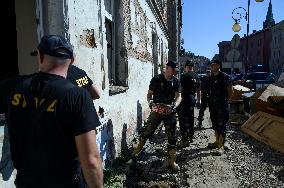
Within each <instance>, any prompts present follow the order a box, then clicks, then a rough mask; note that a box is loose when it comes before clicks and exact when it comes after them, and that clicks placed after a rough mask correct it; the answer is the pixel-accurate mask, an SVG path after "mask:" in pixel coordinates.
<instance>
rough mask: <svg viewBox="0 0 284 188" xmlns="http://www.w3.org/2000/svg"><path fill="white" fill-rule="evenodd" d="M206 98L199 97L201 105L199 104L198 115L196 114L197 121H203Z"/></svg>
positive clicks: (206, 103)
mask: <svg viewBox="0 0 284 188" xmlns="http://www.w3.org/2000/svg"><path fill="white" fill-rule="evenodd" d="M208 98H209V97H208V96H202V97H201V104H200V109H199V114H198V120H199V121H203V119H204V118H203V117H204V112H205V110H206V108H207V106H208Z"/></svg>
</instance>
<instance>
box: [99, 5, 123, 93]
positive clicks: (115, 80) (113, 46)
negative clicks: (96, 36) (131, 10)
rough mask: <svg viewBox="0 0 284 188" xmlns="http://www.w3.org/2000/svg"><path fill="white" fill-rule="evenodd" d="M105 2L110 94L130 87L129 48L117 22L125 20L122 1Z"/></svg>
mask: <svg viewBox="0 0 284 188" xmlns="http://www.w3.org/2000/svg"><path fill="white" fill-rule="evenodd" d="M104 3H105V30H106V33H105V37H106V43H107V44H106V48H107V64H108V75H107V76H108V80H109V95H115V94H119V93H122V92H125V91H126V90H127V89H128V87H127V84H128V83H127V78H128V61H127V60H128V58H127V49H126V48H125V46H123V44H124V43H123V41H124V38H123V35H121V33H122V32H124V30H123V28H122V27H121V26H120V25H119V24H117V23H116V22H117V20H123V19H122V17H123V15H122V14H120V13H119V9H120V8H121V6H122V3H121V1H117V0H104ZM115 3H117V5H116V4H115ZM117 49H119V50H117Z"/></svg>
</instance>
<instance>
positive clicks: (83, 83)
mask: <svg viewBox="0 0 284 188" xmlns="http://www.w3.org/2000/svg"><path fill="white" fill-rule="evenodd" d="M66 79H67V80H69V81H70V82H72V83H73V84H74V85H76V86H78V87H83V88H85V89H87V90H88V92H89V93H90V95H91V97H92V98H93V100H95V99H99V98H100V92H99V89H98V88H97V87H96V85H95V84H94V83H93V81H92V80H91V78H89V76H88V75H87V73H86V72H85V71H84V70H82V69H80V68H78V67H76V66H74V65H70V66H69V69H68V72H67V77H66Z"/></svg>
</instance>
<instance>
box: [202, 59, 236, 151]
mask: <svg viewBox="0 0 284 188" xmlns="http://www.w3.org/2000/svg"><path fill="white" fill-rule="evenodd" d="M220 65H221V62H220V61H218V60H213V61H212V62H211V73H212V74H211V76H210V83H209V111H210V119H211V122H212V128H213V130H214V131H215V137H216V141H215V142H214V143H209V144H208V147H210V148H217V149H218V152H219V153H220V154H222V153H223V152H224V143H225V138H226V124H227V122H228V120H229V112H228V100H229V97H230V96H231V94H232V86H231V81H230V77H229V76H228V75H227V74H225V73H223V72H221V71H220Z"/></svg>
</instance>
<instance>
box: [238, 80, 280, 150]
mask: <svg viewBox="0 0 284 188" xmlns="http://www.w3.org/2000/svg"><path fill="white" fill-rule="evenodd" d="M250 114H251V115H252V116H251V117H250V118H249V119H248V120H247V121H246V122H245V123H244V124H243V125H242V130H243V131H244V132H245V133H247V134H249V135H251V136H253V137H254V138H256V139H258V140H260V141H262V142H264V143H265V144H267V145H269V146H271V147H272V148H274V149H276V150H278V151H280V152H282V153H283V154H284V142H283V140H284V81H281V82H277V83H274V84H270V85H268V86H267V87H265V88H262V89H259V90H257V91H256V92H255V93H254V95H253V96H252V97H251V99H250Z"/></svg>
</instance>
